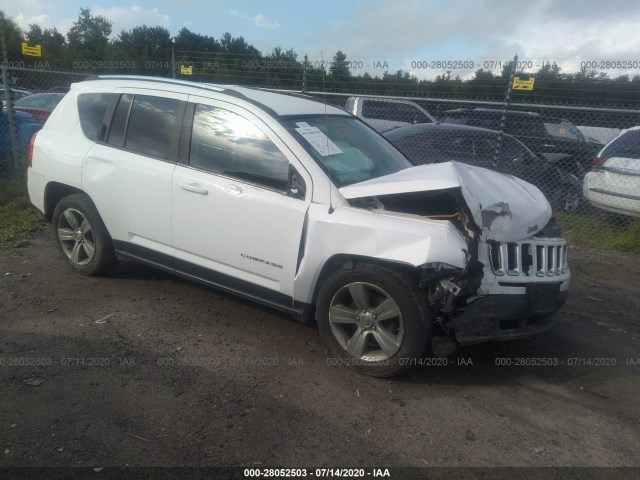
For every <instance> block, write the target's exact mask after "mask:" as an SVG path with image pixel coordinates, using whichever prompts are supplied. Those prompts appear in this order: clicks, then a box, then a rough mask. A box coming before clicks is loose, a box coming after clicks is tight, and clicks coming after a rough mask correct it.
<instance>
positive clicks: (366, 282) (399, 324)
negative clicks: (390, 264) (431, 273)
mask: <svg viewBox="0 0 640 480" xmlns="http://www.w3.org/2000/svg"><path fill="white" fill-rule="evenodd" d="M352 289H353V291H352ZM354 292H355V294H354ZM356 297H360V299H361V300H362V299H363V298H365V300H362V301H360V302H358V301H356V300H355V298H356ZM389 300H390V301H389ZM358 303H360V304H363V303H364V304H366V305H367V308H366V309H361V308H358V307H357V304H358ZM383 303H384V305H383ZM332 307H333V308H332ZM365 310H366V312H365ZM330 311H331V315H330ZM316 312H317V319H318V326H319V328H320V332H321V333H322V335H323V336H324V337H325V339H326V341H327V342H328V344H329V346H330V348H331V351H332V352H333V353H334V354H335V356H336V358H335V362H332V363H335V364H337V365H346V366H349V367H351V368H354V369H355V370H357V371H359V372H361V373H364V374H367V375H372V376H375V377H390V376H393V375H398V374H399V373H401V372H403V371H405V370H407V369H408V368H410V367H411V366H412V365H415V360H416V359H418V358H420V357H421V356H422V355H423V354H425V353H430V349H431V326H432V322H431V316H430V314H429V310H428V307H427V303H426V299H425V294H424V292H421V291H420V290H419V288H418V286H417V284H416V282H414V281H413V280H412V279H410V278H408V277H407V276H406V275H403V274H401V273H399V272H397V271H394V270H392V269H390V268H387V267H383V266H380V265H375V264H368V263H360V264H357V265H356V266H355V268H354V269H353V270H347V269H340V270H337V271H336V272H334V273H333V274H331V276H330V277H329V278H328V279H327V281H326V282H325V283H324V285H322V287H321V288H320V291H319V293H318V301H317V309H316ZM330 317H331V319H330ZM381 317H385V318H384V319H382V318H381ZM387 317H388V318H387ZM401 333H402V334H401ZM390 339H391V340H392V341H391V342H389V340H390ZM383 344H384V348H383V347H382V345H383ZM360 347H362V348H360Z"/></svg>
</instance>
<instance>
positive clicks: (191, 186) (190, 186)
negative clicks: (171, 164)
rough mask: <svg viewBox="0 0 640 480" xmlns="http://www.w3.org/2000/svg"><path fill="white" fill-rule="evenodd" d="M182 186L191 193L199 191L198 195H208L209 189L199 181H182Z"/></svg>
mask: <svg viewBox="0 0 640 480" xmlns="http://www.w3.org/2000/svg"><path fill="white" fill-rule="evenodd" d="M180 188H181V189H183V190H186V191H188V192H191V193H197V194H198V195H207V194H208V193H209V190H207V189H206V188H203V187H202V186H201V185H200V184H199V183H184V182H181V183H180Z"/></svg>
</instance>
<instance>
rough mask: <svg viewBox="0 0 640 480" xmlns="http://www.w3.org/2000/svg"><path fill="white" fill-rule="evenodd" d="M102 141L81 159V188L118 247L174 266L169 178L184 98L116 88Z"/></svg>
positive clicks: (173, 164)
mask: <svg viewBox="0 0 640 480" xmlns="http://www.w3.org/2000/svg"><path fill="white" fill-rule="evenodd" d="M116 93H118V94H119V96H118V97H117V104H115V106H111V109H114V108H115V110H114V113H113V119H112V122H111V125H110V127H109V129H108V131H107V132H106V133H105V134H104V139H103V140H104V141H103V142H100V143H96V144H95V145H94V146H93V147H92V148H91V150H90V151H89V153H88V155H87V156H86V158H85V161H84V165H83V170H82V186H83V189H84V190H85V191H86V192H87V194H88V195H89V196H90V197H91V198H92V199H93V201H94V203H95V204H96V206H97V207H98V211H99V212H100V215H101V216H102V218H103V220H104V222H105V225H106V226H107V228H108V230H109V233H110V234H111V236H112V238H113V240H114V243H115V246H116V248H117V249H119V250H122V251H125V252H128V253H130V254H133V255H136V256H140V257H144V258H147V259H152V260H154V261H156V262H157V263H161V264H168V265H170V264H172V262H173V258H172V256H173V247H172V236H171V235H172V232H171V177H172V174H173V170H174V169H175V166H176V162H177V158H178V145H179V135H180V126H181V123H182V117H183V115H184V108H185V105H186V103H185V102H186V100H187V95H182V94H173V93H170V92H164V91H157V90H148V89H119V90H117V91H116Z"/></svg>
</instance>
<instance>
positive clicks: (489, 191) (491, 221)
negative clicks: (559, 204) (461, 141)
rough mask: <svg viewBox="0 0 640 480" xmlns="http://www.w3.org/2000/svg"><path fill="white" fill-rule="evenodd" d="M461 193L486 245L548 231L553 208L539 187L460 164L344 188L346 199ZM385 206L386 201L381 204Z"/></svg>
mask: <svg viewBox="0 0 640 480" xmlns="http://www.w3.org/2000/svg"><path fill="white" fill-rule="evenodd" d="M448 189H460V191H461V193H462V196H463V198H464V200H465V202H466V204H467V206H468V207H469V210H470V211H471V214H472V215H473V220H474V222H475V224H476V225H477V226H478V227H479V228H481V229H482V231H483V237H484V238H485V239H486V240H496V241H499V242H510V241H515V240H522V239H524V238H528V237H530V236H531V235H533V234H534V233H536V232H538V231H540V230H542V229H543V228H544V227H545V225H546V224H547V222H548V221H549V219H550V218H551V206H550V205H549V202H548V201H547V199H546V198H545V197H544V195H543V194H542V192H541V191H540V190H538V188H537V187H535V186H533V185H531V184H530V183H527V182H525V181H524V180H520V179H519V178H516V177H513V176H511V175H506V174H502V173H498V172H494V171H491V170H488V169H486V168H481V167H474V166H472V165H467V164H464V163H459V162H446V163H437V164H432V165H420V166H417V167H411V168H407V169H405V170H401V171H399V172H396V173H392V174H390V175H385V176H383V177H378V178H374V179H371V180H366V181H364V182H360V183H356V184H353V185H349V186H347V187H342V188H341V189H340V193H341V194H342V195H343V196H344V197H345V198H346V199H355V198H364V197H384V195H395V194H401V193H411V192H426V191H437V190H448ZM381 202H382V203H383V204H384V198H381Z"/></svg>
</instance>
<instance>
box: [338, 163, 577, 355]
mask: <svg viewBox="0 0 640 480" xmlns="http://www.w3.org/2000/svg"><path fill="white" fill-rule="evenodd" d="M341 193H342V194H343V195H344V196H345V198H347V199H348V201H349V203H350V204H351V205H352V206H354V207H359V208H366V209H369V210H374V211H378V212H380V213H383V212H384V213H386V214H390V215H401V216H411V217H414V218H415V217H419V218H422V219H425V220H439V221H448V222H451V223H452V224H453V225H454V226H455V227H456V229H457V230H458V231H460V232H461V233H462V234H463V236H464V238H465V239H466V243H467V246H468V250H467V252H466V255H467V260H466V265H465V267H464V268H460V267H455V266H451V265H448V264H446V263H440V262H438V261H437V259H430V260H433V261H432V262H429V263H425V264H424V265H422V266H421V267H420V269H419V279H418V280H419V285H420V287H421V288H423V289H424V291H425V294H426V297H427V299H428V302H429V305H430V307H431V311H432V316H433V318H434V326H435V329H434V335H436V336H438V337H440V338H444V339H450V340H452V341H453V342H455V343H457V344H471V343H478V342H484V341H488V340H496V339H511V338H519V337H523V336H528V335H532V334H535V333H538V332H540V331H542V330H544V329H546V328H548V327H549V326H550V325H551V316H552V314H553V313H554V312H556V311H557V310H558V309H559V308H560V307H561V306H562V304H563V303H564V300H565V299H566V296H567V290H568V284H569V275H570V273H569V269H568V264H567V259H566V256H567V249H566V242H565V241H564V240H563V239H561V238H559V229H558V228H557V227H555V223H554V222H553V219H551V207H550V206H549V203H548V201H547V200H546V198H545V197H544V195H543V194H542V193H541V192H540V190H538V189H537V188H536V187H535V186H533V185H531V184H528V183H526V182H524V181H522V180H519V179H517V178H514V177H512V176H509V175H504V174H500V173H496V172H493V171H490V170H486V169H483V168H478V167H473V166H469V165H465V164H458V163H455V162H449V163H445V164H436V165H424V166H420V167H414V168H409V169H407V170H403V171H401V172H397V173H395V174H392V175H388V176H387V177H381V178H378V179H375V180H371V181H368V182H362V183H359V184H355V185H352V186H349V187H344V188H343V189H341Z"/></svg>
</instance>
